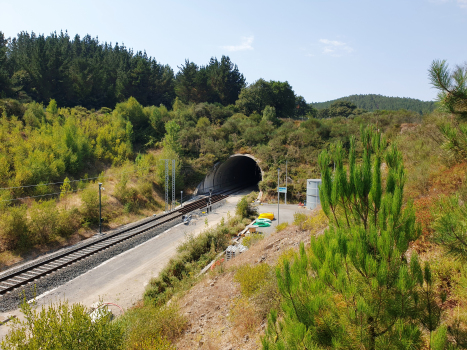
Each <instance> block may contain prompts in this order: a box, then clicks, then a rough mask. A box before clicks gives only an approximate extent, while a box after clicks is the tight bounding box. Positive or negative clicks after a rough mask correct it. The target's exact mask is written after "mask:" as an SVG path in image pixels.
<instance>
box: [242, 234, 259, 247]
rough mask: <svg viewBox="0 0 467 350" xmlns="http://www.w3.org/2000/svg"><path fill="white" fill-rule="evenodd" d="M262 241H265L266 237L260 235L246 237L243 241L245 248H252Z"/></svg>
mask: <svg viewBox="0 0 467 350" xmlns="http://www.w3.org/2000/svg"><path fill="white" fill-rule="evenodd" d="M262 239H264V236H263V235H262V234H260V233H252V234H250V235H249V236H246V237H245V238H243V240H242V244H243V245H244V246H245V247H248V248H250V247H251V246H252V245H254V244H255V243H256V242H259V241H261V240H262Z"/></svg>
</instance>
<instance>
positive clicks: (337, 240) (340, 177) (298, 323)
mask: <svg viewBox="0 0 467 350" xmlns="http://www.w3.org/2000/svg"><path fill="white" fill-rule="evenodd" d="M361 142H362V146H363V156H362V160H361V161H357V159H356V141H355V139H352V140H351V142H350V151H349V158H348V167H347V168H345V167H344V153H345V152H344V149H343V147H342V144H340V143H338V144H337V145H336V147H334V149H333V151H332V152H331V153H332V154H329V153H328V152H327V151H323V152H322V153H321V155H320V157H319V164H320V169H321V173H322V185H321V187H320V200H321V205H322V208H323V211H324V212H325V214H326V215H327V216H328V218H329V219H330V226H329V229H327V230H326V231H325V232H324V234H323V235H320V236H318V237H316V238H312V241H311V247H310V250H309V251H308V252H307V251H305V248H304V246H303V244H302V245H301V247H300V254H299V255H297V256H296V257H295V258H294V261H293V262H292V263H290V262H286V263H285V264H284V267H283V269H278V271H277V278H278V285H279V289H280V292H281V294H282V296H283V297H284V302H283V304H282V312H283V316H282V319H283V320H282V321H278V317H277V313H275V312H272V313H271V315H270V317H269V323H268V328H267V332H266V336H265V337H264V339H263V348H264V349H331V348H332V349H344V348H345V349H370V350H374V349H402V348H404V349H406V348H413V349H419V348H421V347H422V345H423V340H422V333H421V329H420V323H422V324H424V323H423V322H422V321H423V320H425V324H426V325H427V328H428V326H429V328H430V329H428V330H429V331H432V330H434V329H435V328H436V326H437V324H438V323H439V316H438V315H439V309H436V307H437V306H436V303H433V300H432V298H433V297H432V295H431V290H428V289H425V290H428V292H427V293H425V296H426V298H425V299H423V298H422V297H421V296H422V295H423V294H422V293H423V290H424V289H423V286H427V285H428V283H429V281H430V276H431V274H430V270H429V267H426V268H425V270H422V268H421V266H420V264H419V261H418V257H417V255H416V254H415V253H413V254H412V255H411V256H410V257H409V256H408V253H407V250H408V248H409V243H410V242H411V241H413V240H415V239H416V238H417V237H418V236H419V234H420V231H419V230H418V229H417V228H416V226H415V215H414V211H413V209H412V207H411V206H410V205H407V206H405V207H404V206H403V189H404V182H405V173H404V168H403V165H402V156H401V154H400V152H398V151H397V149H396V148H395V147H394V146H392V147H389V148H387V146H386V141H385V139H384V138H383V137H382V136H381V134H379V133H377V132H376V131H374V130H372V129H370V128H367V129H364V130H363V129H362V135H361ZM383 161H384V166H383ZM334 166H335V170H334V171H333V170H332V168H333V167H334ZM382 169H387V170H384V172H385V173H386V172H387V173H386V174H385V176H384V177H383V170H382ZM427 305H430V307H432V308H429V309H427ZM437 320H438V321H437Z"/></svg>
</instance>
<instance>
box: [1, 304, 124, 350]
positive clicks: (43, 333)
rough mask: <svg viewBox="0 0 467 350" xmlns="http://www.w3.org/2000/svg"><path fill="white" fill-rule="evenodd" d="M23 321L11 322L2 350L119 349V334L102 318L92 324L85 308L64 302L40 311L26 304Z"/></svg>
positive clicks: (106, 319) (16, 319)
mask: <svg viewBox="0 0 467 350" xmlns="http://www.w3.org/2000/svg"><path fill="white" fill-rule="evenodd" d="M21 312H22V314H23V317H24V319H23V317H19V318H15V319H13V320H12V321H11V322H12V325H11V329H10V331H9V332H8V334H7V335H6V336H5V338H4V340H3V341H2V343H1V345H2V349H31V350H35V349H48V350H49V349H50V350H55V349H56V350H59V349H60V350H61V349H86V350H88V349H122V348H123V347H122V342H123V330H122V328H121V327H120V326H119V325H118V324H116V323H113V322H111V321H110V318H111V315H110V314H105V315H104V317H101V318H99V319H97V320H94V321H92V320H91V316H90V315H89V314H88V313H87V310H86V308H85V307H84V306H83V305H80V304H72V305H69V304H68V303H67V302H65V303H58V304H52V305H50V306H48V307H42V309H41V310H40V311H38V310H36V309H34V308H33V306H31V305H29V304H28V303H27V302H26V300H24V302H23V303H22V305H21Z"/></svg>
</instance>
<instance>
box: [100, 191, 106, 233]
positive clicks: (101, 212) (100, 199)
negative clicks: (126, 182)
mask: <svg viewBox="0 0 467 350" xmlns="http://www.w3.org/2000/svg"><path fill="white" fill-rule="evenodd" d="M104 189H105V188H104V187H102V182H99V233H102V201H101V198H102V197H101V190H104Z"/></svg>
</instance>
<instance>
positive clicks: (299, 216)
mask: <svg viewBox="0 0 467 350" xmlns="http://www.w3.org/2000/svg"><path fill="white" fill-rule="evenodd" d="M307 219H308V216H307V215H306V214H305V213H295V214H293V224H294V225H295V226H298V227H299V228H300V230H303V224H304V223H305V221H306V220H307Z"/></svg>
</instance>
